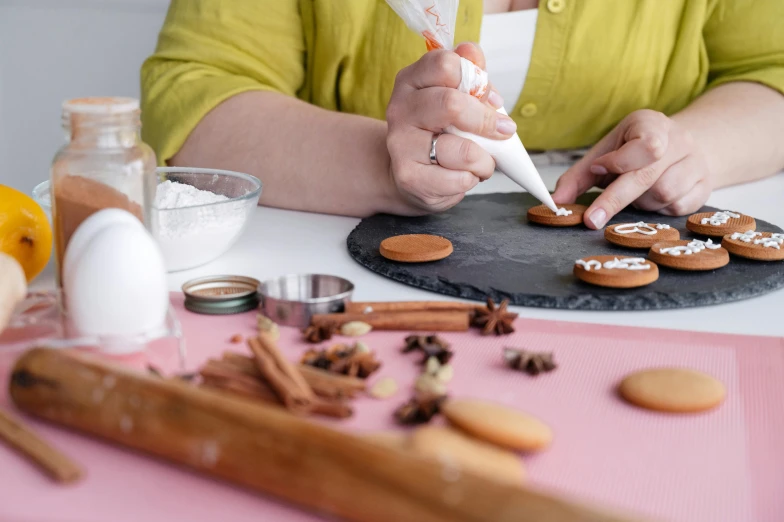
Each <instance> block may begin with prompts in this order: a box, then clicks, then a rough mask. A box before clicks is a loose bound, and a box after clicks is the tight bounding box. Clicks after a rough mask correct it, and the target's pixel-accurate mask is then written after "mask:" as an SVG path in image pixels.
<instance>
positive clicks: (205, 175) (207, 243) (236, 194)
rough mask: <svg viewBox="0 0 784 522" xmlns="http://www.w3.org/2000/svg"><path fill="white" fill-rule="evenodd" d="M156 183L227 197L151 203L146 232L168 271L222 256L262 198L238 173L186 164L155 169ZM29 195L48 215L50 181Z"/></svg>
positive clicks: (251, 181) (256, 187) (252, 180)
mask: <svg viewBox="0 0 784 522" xmlns="http://www.w3.org/2000/svg"><path fill="white" fill-rule="evenodd" d="M157 176H158V184H159V190H160V189H161V187H160V185H161V184H163V183H165V182H167V181H170V182H172V183H181V184H184V185H191V186H192V187H195V188H197V189H199V190H208V191H210V192H212V193H214V194H219V195H221V196H225V197H226V198H228V199H226V200H224V201H218V202H214V203H205V204H200V205H190V206H185V207H180V208H158V207H157V205H155V204H153V208H152V212H151V218H152V222H151V223H150V224H149V228H150V231H151V232H152V235H153V237H155V239H156V241H157V242H158V245H159V246H160V248H161V252H162V253H163V257H164V259H165V261H166V269H167V270H168V271H169V272H176V271H179V270H187V269H189V268H195V267H197V266H201V265H203V264H206V263H209V262H210V261H213V260H215V259H217V258H218V257H220V256H221V255H223V254H224V253H225V252H226V251H227V250H228V249H229V248H231V246H232V245H233V244H234V243H235V242H236V241H237V239H239V237H240V235H242V232H243V231H244V230H245V227H246V226H247V224H248V221H249V219H250V216H251V215H252V214H253V209H254V208H255V207H256V205H257V204H258V201H259V197H260V196H261V188H262V187H261V182H260V181H259V180H258V179H256V178H254V177H253V176H249V175H248V174H242V173H239V172H231V171H227V170H216V169H199V168H187V167H159V168H158V169H157ZM33 198H34V199H35V200H36V201H37V202H38V204H39V205H41V207H42V208H43V209H44V211H45V212H46V213H47V214H49V215H50V216H51V195H50V190H49V182H48V181H45V182H43V183H41V184H39V185H38V186H36V187H35V189H33Z"/></svg>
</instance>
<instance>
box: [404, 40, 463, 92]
mask: <svg viewBox="0 0 784 522" xmlns="http://www.w3.org/2000/svg"><path fill="white" fill-rule="evenodd" d="M461 78H462V74H461V72H460V57H459V56H458V55H457V54H455V53H453V52H452V51H445V50H443V49H437V50H434V51H430V52H428V53H426V54H425V55H424V56H422V58H420V59H419V60H417V61H416V62H414V63H412V64H411V65H409V66H408V67H406V68H405V69H403V70H401V71H400V73H399V74H398V76H397V81H398V82H402V83H404V84H406V85H408V86H410V87H413V88H414V89H426V88H428V87H451V88H453V89H457V87H458V86H459V85H460V80H461Z"/></svg>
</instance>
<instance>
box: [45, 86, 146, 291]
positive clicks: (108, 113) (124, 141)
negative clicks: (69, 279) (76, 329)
mask: <svg viewBox="0 0 784 522" xmlns="http://www.w3.org/2000/svg"><path fill="white" fill-rule="evenodd" d="M139 115H140V111H139V101H138V100H135V99H132V98H114V97H111V98H79V99H73V100H68V101H66V102H64V103H63V108H62V125H63V129H64V131H65V135H66V139H67V141H68V142H67V143H66V145H65V146H63V147H62V148H61V149H60V150H59V151H58V152H57V155H56V156H55V158H54V161H53V163H52V171H51V187H52V188H51V194H52V222H53V224H54V236H55V253H56V260H57V271H56V273H57V284H58V287H62V277H61V275H62V274H61V272H62V268H63V267H62V262H63V258H64V256H65V249H66V247H67V246H68V242H69V241H70V239H71V236H72V235H73V233H74V232H75V231H76V229H77V228H78V227H79V225H81V223H82V222H83V221H84V220H85V219H87V218H88V217H89V216H91V215H92V214H94V213H95V212H98V211H99V210H102V209H105V208H119V209H122V210H126V211H128V212H130V213H131V214H133V215H134V216H136V217H137V218H139V220H140V221H141V222H142V223H144V224H145V225H146V226H147V227H148V228H149V227H150V212H151V208H152V204H153V198H154V196H155V189H156V185H157V182H156V178H155V167H156V160H155V153H154V152H153V151H152V149H151V148H150V147H149V146H147V145H146V144H145V143H144V142H142V140H141V134H140V130H141V120H140V116H139Z"/></svg>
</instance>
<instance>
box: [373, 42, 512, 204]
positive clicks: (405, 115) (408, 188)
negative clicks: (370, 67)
mask: <svg viewBox="0 0 784 522" xmlns="http://www.w3.org/2000/svg"><path fill="white" fill-rule="evenodd" d="M460 56H462V57H464V58H467V59H468V60H470V61H472V62H473V63H475V64H476V65H478V66H479V67H481V68H483V69H484V67H485V63H484V56H483V54H482V51H481V50H479V48H478V47H476V46H474V45H473V44H461V45H459V46H458V47H457V49H455V51H454V52H452V51H444V50H436V51H430V52H428V53H426V54H425V55H424V56H423V57H422V58H420V59H419V60H418V61H417V62H415V63H413V64H412V65H410V66H408V67H406V68H405V69H403V70H401V71H400V72H399V73H398V75H397V78H396V80H395V88H394V90H393V91H392V97H391V99H390V101H389V105H388V106H387V124H388V133H387V149H388V150H389V156H390V175H391V177H392V179H393V181H394V183H395V186H396V187H397V189H398V191H400V193H401V194H402V195H403V197H404V198H405V199H406V200H407V201H408V202H409V203H410V204H413V205H414V206H416V207H417V208H419V209H421V210H424V211H427V212H439V211H443V210H446V209H448V208H451V207H453V206H454V205H456V204H457V203H458V202H460V200H462V199H463V197H464V196H465V193H466V192H467V191H469V190H470V189H472V188H473V187H474V186H476V184H477V183H479V182H480V181H483V180H486V179H488V178H489V177H490V176H492V175H493V171H494V170H495V162H494V161H493V158H491V157H490V155H489V154H488V153H487V152H486V151H485V150H484V149H482V148H481V147H480V146H479V145H477V144H476V143H474V142H473V141H470V140H467V139H464V138H460V137H457V136H454V135H451V134H442V135H441V136H440V137H439V138H438V141H437V143H436V156H437V159H438V164H437V165H434V164H431V162H430V145H431V142H432V139H433V136H434V135H437V134H439V133H441V132H442V131H443V130H444V129H445V128H447V127H449V126H450V125H454V126H455V127H456V128H458V129H460V130H462V131H465V132H470V133H473V134H477V135H480V136H484V137H486V138H491V139H498V140H503V139H507V138H509V137H511V136H512V135H513V134H514V133H515V132H516V130H517V126H516V124H515V123H514V121H513V120H512V119H511V118H509V117H508V116H505V115H503V114H501V113H499V112H496V109H497V108H500V107H502V106H503V100H502V99H501V96H500V95H499V94H498V93H497V92H495V91H494V90H493V89H492V88H490V89H488V94H487V95H486V96H485V98H484V99H482V100H478V99H477V98H475V97H473V96H471V95H469V94H465V93H462V92H460V91H458V90H457V87H458V85H460V78H461V73H460Z"/></svg>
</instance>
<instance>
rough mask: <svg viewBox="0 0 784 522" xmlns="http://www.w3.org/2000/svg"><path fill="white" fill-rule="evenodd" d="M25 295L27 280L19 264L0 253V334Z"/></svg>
mask: <svg viewBox="0 0 784 522" xmlns="http://www.w3.org/2000/svg"><path fill="white" fill-rule="evenodd" d="M25 295H27V279H26V278H25V274H24V270H22V266H21V265H20V264H19V262H18V261H17V260H16V259H14V258H13V257H11V256H9V255H8V254H6V253H4V252H0V333H3V330H5V327H6V326H8V322H9V321H10V320H11V314H12V313H13V311H14V307H16V305H17V304H19V303H20V302H22V299H24V298H25Z"/></svg>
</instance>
